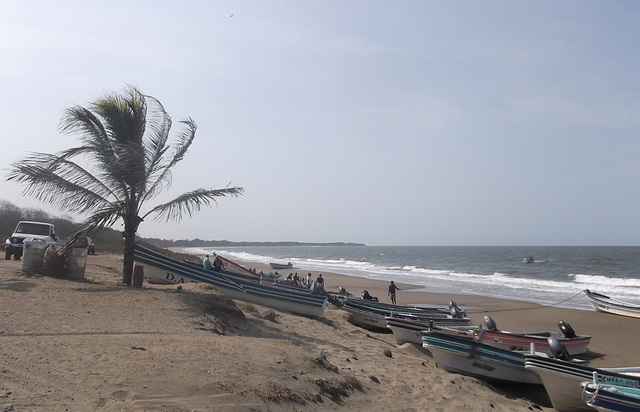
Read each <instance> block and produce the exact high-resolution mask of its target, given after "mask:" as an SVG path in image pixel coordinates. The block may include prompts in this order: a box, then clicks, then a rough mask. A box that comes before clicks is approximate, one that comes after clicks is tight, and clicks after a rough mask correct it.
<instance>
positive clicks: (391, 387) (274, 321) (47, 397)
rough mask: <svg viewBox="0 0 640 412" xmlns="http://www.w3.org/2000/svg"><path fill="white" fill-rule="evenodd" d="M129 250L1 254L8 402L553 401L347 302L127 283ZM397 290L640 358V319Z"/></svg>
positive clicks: (328, 282)
mask: <svg viewBox="0 0 640 412" xmlns="http://www.w3.org/2000/svg"><path fill="white" fill-rule="evenodd" d="M191 256H193V258H194V260H199V261H201V258H200V257H198V256H195V255H191ZM122 260H123V258H122V255H102V254H97V255H92V256H88V257H87V267H86V273H85V279H84V280H80V281H72V280H66V279H57V278H51V277H44V276H29V275H25V274H23V273H22V272H21V270H20V265H21V262H20V261H2V263H0V313H2V314H3V316H0V341H2V343H3V345H4V348H5V349H4V350H3V351H2V352H0V364H2V365H3V367H2V372H3V373H2V377H3V379H2V380H0V409H2V408H9V407H13V408H15V410H19V411H41V410H51V411H85V410H126V411H146V410H171V411H175V412H183V411H184V412H186V411H192V410H202V411H212V410H215V411H223V412H244V411H247V412H248V411H256V410H269V411H272V412H289V411H300V410H304V411H312V412H316V411H317V412H320V411H341V410H349V411H363V412H365V411H366V412H369V411H377V410H391V409H393V410H397V411H416V410H438V411H440V412H456V411H459V410H492V411H495V412H514V411H522V412H525V411H531V410H539V411H543V412H546V411H552V410H553V408H552V407H551V405H550V403H549V401H548V398H546V394H545V393H544V389H540V387H537V389H536V388H531V387H527V388H526V389H522V390H521V391H517V390H516V389H515V388H513V387H511V385H506V386H502V387H500V388H498V387H497V386H494V385H491V384H487V383H485V382H484V381H481V380H478V379H475V378H470V377H467V376H463V375H456V374H451V373H448V372H446V371H443V370H441V369H438V368H437V366H436V365H435V362H434V361H433V358H431V356H430V354H429V353H428V352H427V351H425V350H423V349H422V348H420V347H418V346H417V345H412V344H403V345H397V344H396V343H395V339H394V337H393V334H391V333H384V332H375V331H370V330H367V329H363V328H360V327H358V326H355V325H353V324H351V323H350V322H349V315H348V313H347V312H346V311H343V310H340V309H327V310H326V311H325V317H324V318H321V319H316V318H307V317H303V316H296V315H291V314H287V313H283V312H277V311H272V310H270V309H268V308H265V307H261V306H258V305H253V304H248V303H245V302H240V301H234V300H232V299H230V298H228V297H227V296H225V295H223V294H221V293H219V292H218V291H216V289H215V288H214V287H213V286H211V285H208V284H204V283H188V284H180V285H175V284H174V285H150V284H147V283H146V282H145V283H144V284H143V285H142V287H141V288H133V287H124V286H122V284H121V280H122ZM236 261H237V262H238V263H244V264H246V265H247V266H248V267H250V268H253V267H255V268H256V269H258V270H264V269H266V266H267V265H262V266H260V265H257V264H254V263H251V262H242V261H240V260H236ZM261 268H262V269H261ZM292 271H293V272H294V273H295V271H296V270H295V269H293V270H292ZM297 271H298V274H299V275H301V274H304V275H305V276H306V274H307V273H309V272H311V273H312V277H313V278H314V279H315V278H316V277H317V275H318V274H319V273H320V272H317V271H304V272H303V271H302V270H301V269H297ZM283 273H284V275H285V277H286V275H287V274H288V271H284V272H283ZM321 273H322V274H323V278H325V286H326V289H327V290H329V291H337V289H338V287H339V286H343V287H344V288H346V289H347V290H348V291H350V292H351V293H353V294H354V295H359V294H360V292H361V291H362V290H363V289H366V290H368V291H369V292H370V293H371V294H372V295H375V296H378V297H379V299H380V300H381V301H384V302H389V301H390V299H389V298H388V296H387V287H388V283H387V282H386V281H381V280H371V279H363V278H359V277H353V276H348V275H340V274H335V273H329V272H321ZM398 287H399V288H400V290H399V291H398V292H397V298H398V303H400V304H403V303H404V304H406V303H424V304H435V305H443V306H446V305H447V303H448V301H449V300H454V301H456V303H457V304H458V305H459V306H461V307H465V308H466V311H467V314H468V316H469V317H470V318H471V319H472V321H473V324H478V323H480V322H481V321H482V317H483V316H484V315H490V316H491V317H492V318H493V319H494V320H495V322H496V323H497V325H498V327H499V328H500V329H503V330H511V331H514V332H518V331H539V330H540V331H542V330H557V326H556V325H557V322H558V321H560V320H564V321H565V322H568V323H569V324H571V325H572V327H573V328H574V329H575V330H576V332H577V333H579V334H588V335H591V336H592V340H591V344H590V345H589V350H590V351H591V352H593V353H594V354H598V355H601V356H600V357H597V358H596V359H594V360H593V361H592V365H593V366H601V367H616V366H635V365H637V364H640V361H638V357H637V355H635V353H634V351H633V350H630V349H631V348H635V344H636V342H637V341H638V338H640V328H639V327H638V326H640V323H638V321H639V320H638V319H633V318H624V317H621V316H614V315H609V314H604V313H600V312H595V311H593V312H587V311H581V310H573V309H562V308H555V307H542V306H539V305H535V304H528V303H523V302H519V301H510V300H502V299H492V298H485V297H479V296H471V295H463V294H440V293H430V292H416V291H412V290H411V288H412V285H410V284H405V283H398ZM621 331H622V332H623V333H621ZM398 394H402V395H403V396H398Z"/></svg>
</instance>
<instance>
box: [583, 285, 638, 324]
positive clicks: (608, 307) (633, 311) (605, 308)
mask: <svg viewBox="0 0 640 412" xmlns="http://www.w3.org/2000/svg"><path fill="white" fill-rule="evenodd" d="M584 294H585V295H586V296H587V299H589V301H590V302H591V304H592V305H593V307H594V308H595V310H597V311H599V312H605V313H612V314H614V315H621V316H629V317H632V318H640V305H634V304H632V303H627V302H623V301H621V300H618V299H615V298H611V297H609V296H607V295H603V294H601V293H597V292H592V291H590V290H589V289H585V290H584Z"/></svg>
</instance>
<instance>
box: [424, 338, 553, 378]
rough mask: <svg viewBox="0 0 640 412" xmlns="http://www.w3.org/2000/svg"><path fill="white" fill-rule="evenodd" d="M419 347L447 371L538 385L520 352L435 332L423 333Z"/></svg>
mask: <svg viewBox="0 0 640 412" xmlns="http://www.w3.org/2000/svg"><path fill="white" fill-rule="evenodd" d="M422 346H423V347H424V348H425V349H427V350H428V351H429V352H431V354H432V355H433V359H434V360H435V362H436V365H437V366H438V367H439V368H441V369H444V370H446V371H447V372H451V373H458V374H461V375H467V376H473V377H476V378H479V379H483V380H486V381H490V382H494V381H495V382H516V383H526V384H538V385H539V384H541V382H540V379H539V378H538V377H537V376H536V375H534V374H533V373H531V372H530V371H528V370H526V369H525V367H524V353H525V352H522V351H510V350H505V349H500V348H496V347H494V346H489V345H485V344H484V343H478V342H476V341H474V340H473V339H467V338H460V337H457V336H453V335H449V334H443V333H439V332H435V331H426V332H425V333H424V334H423V335H422ZM535 353H537V354H539V355H540V356H546V355H544V354H543V353H541V352H535Z"/></svg>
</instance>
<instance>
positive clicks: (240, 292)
mask: <svg viewBox="0 0 640 412" xmlns="http://www.w3.org/2000/svg"><path fill="white" fill-rule="evenodd" d="M134 260H135V263H136V265H140V266H143V267H144V276H145V280H147V281H148V282H149V283H159V284H176V283H177V284H180V283H189V282H196V283H209V284H211V285H214V286H215V287H216V289H218V290H219V291H220V292H222V293H224V294H226V295H228V296H229V297H231V298H233V299H238V300H242V301H245V302H249V303H255V304H257V305H262V306H267V307H270V308H273V309H277V310H282V311H285V312H290V313H294V314H298V315H306V316H314V317H322V316H323V314H324V309H325V307H326V306H327V297H326V296H325V295H320V294H314V293H311V292H310V291H309V290H307V289H299V288H286V287H279V286H275V285H274V284H273V283H272V282H267V283H263V282H260V280H259V279H258V278H256V277H255V276H252V275H248V274H247V275H239V274H236V273H231V272H226V271H223V272H216V271H212V270H207V269H204V267H202V266H201V265H198V264H194V263H189V262H182V261H179V260H176V259H173V258H170V257H168V256H166V255H164V254H162V253H159V252H156V251H153V250H151V249H148V248H146V247H144V246H140V245H136V246H135V250H134Z"/></svg>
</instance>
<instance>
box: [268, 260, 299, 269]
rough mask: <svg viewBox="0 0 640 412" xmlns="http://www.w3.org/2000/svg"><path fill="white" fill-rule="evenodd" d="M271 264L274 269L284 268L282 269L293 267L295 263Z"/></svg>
mask: <svg viewBox="0 0 640 412" xmlns="http://www.w3.org/2000/svg"><path fill="white" fill-rule="evenodd" d="M269 266H271V269H273V270H278V269H280V270H282V269H293V263H291V262H289V263H287V264H286V265H285V264H282V263H273V262H271V263H269Z"/></svg>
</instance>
